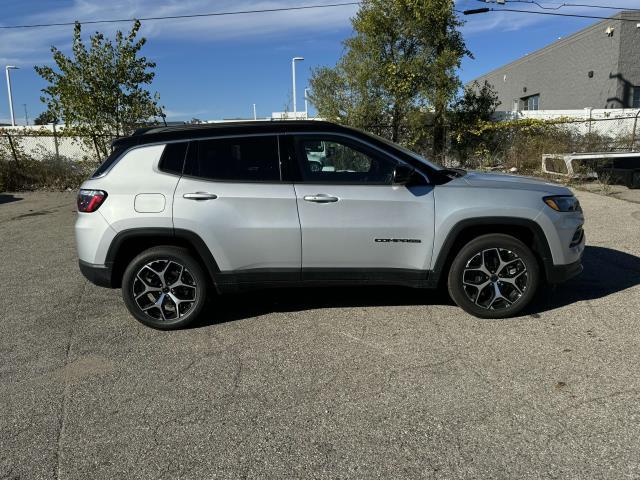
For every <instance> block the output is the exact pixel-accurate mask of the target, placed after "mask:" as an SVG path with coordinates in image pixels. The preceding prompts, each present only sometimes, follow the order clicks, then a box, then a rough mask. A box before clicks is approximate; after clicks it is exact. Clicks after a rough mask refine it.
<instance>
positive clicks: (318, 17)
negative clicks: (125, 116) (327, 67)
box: [0, 0, 357, 65]
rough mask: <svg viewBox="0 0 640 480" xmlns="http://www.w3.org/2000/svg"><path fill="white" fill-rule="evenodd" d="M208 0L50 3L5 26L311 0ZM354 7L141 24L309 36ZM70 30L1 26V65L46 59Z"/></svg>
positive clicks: (186, 32) (111, 28) (204, 37)
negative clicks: (5, 28)
mask: <svg viewBox="0 0 640 480" xmlns="http://www.w3.org/2000/svg"><path fill="white" fill-rule="evenodd" d="M212 3H213V2H211V1H209V0H183V1H177V0H170V1H167V2H165V3H163V4H161V5H158V2H157V1H154V0H111V1H108V0H74V1H73V3H72V4H71V5H70V6H66V7H62V8H60V7H57V6H55V7H52V8H51V9H49V10H47V11H42V12H39V13H35V14H31V15H27V16H25V17H22V18H11V19H9V20H5V21H4V22H3V23H4V24H36V23H60V22H69V21H74V20H80V21H83V20H95V19H120V18H143V17H158V16H167V15H188V14H199V13H210V12H225V11H227V12H228V11H238V10H257V9H270V8H283V7H290V6H297V5H303V4H305V3H306V4H311V2H301V1H300V0H264V1H248V0H235V1H234V0H221V1H217V2H215V6H212ZM356 10H357V7H356V6H345V7H335V8H325V9H308V10H294V11H286V12H272V13H255V14H243V15H229V16H218V17H201V18H191V19H176V20H157V21H148V22H143V27H142V35H143V36H145V37H147V38H149V39H156V38H162V39H165V40H189V41H196V42H197V41H203V42H204V41H212V40H224V39H236V40H239V41H241V40H243V39H251V38H255V37H258V36H267V35H268V36H290V35H291V34H292V33H295V34H304V33H308V34H310V35H312V34H317V33H319V32H328V31H336V30H339V29H344V28H348V27H349V25H350V23H349V18H350V17H351V16H353V14H354V13H355V12H356ZM71 28H72V27H70V26H67V27H47V28H35V29H15V30H0V63H14V64H18V65H31V64H33V63H42V62H45V61H50V54H49V48H50V46H51V45H56V46H58V47H60V48H62V49H65V48H68V46H69V41H70V37H71ZM127 28H128V25H127V24H126V23H117V24H95V25H86V26H85V27H84V28H83V31H84V32H85V33H87V34H88V33H91V32H94V31H96V30H99V31H101V32H105V33H106V34H113V33H114V32H115V31H116V30H118V29H120V30H126V29H127Z"/></svg>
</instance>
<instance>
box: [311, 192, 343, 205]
mask: <svg viewBox="0 0 640 480" xmlns="http://www.w3.org/2000/svg"><path fill="white" fill-rule="evenodd" d="M303 198H304V200H305V201H307V202H314V203H333V202H337V201H338V200H340V199H339V198H338V197H332V196H331V195H327V194H326V193H317V194H315V195H305V196H304V197H303Z"/></svg>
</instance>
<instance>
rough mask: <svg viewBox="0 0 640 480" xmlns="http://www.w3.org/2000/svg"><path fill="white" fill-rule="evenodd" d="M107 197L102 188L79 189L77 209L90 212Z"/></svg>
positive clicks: (98, 206) (96, 208)
mask: <svg viewBox="0 0 640 480" xmlns="http://www.w3.org/2000/svg"><path fill="white" fill-rule="evenodd" d="M106 198H107V192H105V191H103V190H80V191H79V192H78V211H79V212H85V213H91V212H95V211H96V210H98V208H100V205H102V204H103V203H104V200H105V199H106Z"/></svg>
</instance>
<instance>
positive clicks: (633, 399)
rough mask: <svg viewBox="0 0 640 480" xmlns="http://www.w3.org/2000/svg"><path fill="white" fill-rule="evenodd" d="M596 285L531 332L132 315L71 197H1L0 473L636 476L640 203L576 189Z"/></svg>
mask: <svg viewBox="0 0 640 480" xmlns="http://www.w3.org/2000/svg"><path fill="white" fill-rule="evenodd" d="M578 196H579V198H580V200H581V202H582V205H583V208H584V210H585V213H586V216H587V224H586V229H585V230H586V234H587V244H588V246H587V249H586V253H585V259H584V264H585V271H584V273H583V274H582V275H581V276H580V277H579V278H577V279H574V280H572V281H570V282H568V283H566V284H564V285H562V286H559V287H557V288H555V289H553V290H546V291H543V292H542V293H541V294H540V295H539V298H538V299H537V302H536V304H535V305H534V306H533V307H531V308H530V309H529V310H527V311H526V312H525V314H524V315H523V316H521V317H518V318H514V319H508V320H479V319H476V318H473V317H471V316H469V315H467V314H465V313H463V312H462V311H461V310H460V309H459V308H457V307H456V306H454V305H452V304H451V303H450V301H448V300H447V298H446V297H445V296H443V295H441V294H438V293H435V292H429V291H421V290H411V289H403V288H382V287H380V288H378V287H376V288H369V289H366V288H325V289H294V290H269V291H262V292H253V293H245V294H239V295H231V296H227V297H224V298H220V299H217V300H216V301H215V302H213V303H212V305H211V306H210V307H209V309H208V310H207V312H206V314H205V315H204V317H203V320H202V321H201V322H200V323H199V324H198V325H197V326H196V327H194V328H190V329H186V330H182V331H176V332H160V331H156V330H152V329H150V328H146V327H144V326H143V325H141V324H139V323H138V322H136V321H135V320H134V319H133V318H132V317H130V316H129V315H128V313H127V311H126V309H125V307H124V304H123V302H122V300H121V297H120V292H119V290H107V289H101V288H98V287H95V286H93V285H91V284H89V283H88V282H87V281H85V280H84V278H83V277H82V276H81V275H80V272H79V271H78V267H77V258H76V254H75V245H74V239H73V222H74V220H75V216H76V213H75V206H74V201H75V196H74V194H73V193H71V192H70V193H44V192H41V193H16V194H13V195H12V194H0V287H1V288H0V328H1V331H0V478H3V479H4V478H7V479H18V478H20V479H35V478H47V479H49V478H61V479H87V478H91V479H103V478H104V479H113V478H145V479H146V478H150V479H151V478H185V479H187V478H189V479H191V478H194V479H205V478H207V479H209V478H247V477H248V478H433V479H440V478H441V479H454V478H465V479H479V478H492V479H503V478H504V479H527V478H545V479H548V478H563V479H565V478H576V479H586V478H598V479H600V478H612V479H619V478H638V477H640V402H639V396H640V368H639V365H640V362H639V360H640V348H639V347H640V326H639V325H638V322H640V205H638V204H634V203H630V202H625V201H622V200H618V199H615V198H610V197H604V196H599V195H595V194H592V193H587V192H578Z"/></svg>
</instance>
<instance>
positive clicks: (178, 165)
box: [158, 142, 189, 175]
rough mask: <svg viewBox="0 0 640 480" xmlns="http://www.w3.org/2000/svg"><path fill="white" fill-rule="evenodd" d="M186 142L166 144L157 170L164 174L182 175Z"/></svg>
mask: <svg viewBox="0 0 640 480" xmlns="http://www.w3.org/2000/svg"><path fill="white" fill-rule="evenodd" d="M188 145H189V143H188V142H178V143H168V144H167V145H165V147H164V150H163V151H162V157H160V162H159V163H158V168H159V169H160V170H161V171H163V172H166V173H172V174H174V175H182V169H183V167H184V159H185V156H186V154H187V146H188Z"/></svg>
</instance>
